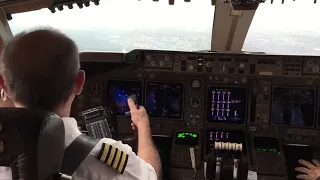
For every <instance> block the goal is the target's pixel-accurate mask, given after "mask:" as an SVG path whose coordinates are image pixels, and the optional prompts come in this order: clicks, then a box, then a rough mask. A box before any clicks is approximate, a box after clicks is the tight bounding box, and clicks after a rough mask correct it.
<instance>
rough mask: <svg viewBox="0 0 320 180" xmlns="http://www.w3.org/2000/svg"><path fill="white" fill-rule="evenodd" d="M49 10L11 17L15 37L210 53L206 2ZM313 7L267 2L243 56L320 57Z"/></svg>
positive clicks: (134, 0) (111, 1)
mask: <svg viewBox="0 0 320 180" xmlns="http://www.w3.org/2000/svg"><path fill="white" fill-rule="evenodd" d="M91 6H92V7H90V8H83V9H79V8H78V7H74V8H73V9H70V10H69V9H65V10H63V11H58V10H57V12H56V13H54V14H52V13H51V12H50V11H49V10H48V9H42V10H39V11H32V12H26V13H21V14H14V15H13V19H12V20H11V21H9V24H10V27H11V30H12V32H13V34H16V33H18V32H20V31H23V30H25V29H28V28H32V27H36V26H45V25H49V26H51V27H55V28H58V29H60V30H61V31H63V32H64V33H66V34H67V35H69V36H70V37H71V38H73V39H74V40H75V41H76V43H77V44H78V46H79V48H80V50H95V51H123V50H125V51H130V50H132V49H162V50H183V51H191V50H209V49H210V47H211V34H212V24H213V17H214V6H211V1H209V0H199V1H191V2H190V3H185V2H183V1H182V0H181V1H176V2H175V5H174V6H169V5H168V1H165V0H160V1H158V2H153V1H152V0H148V1H138V0H108V1H101V3H100V5H99V6H95V5H91ZM318 9H319V5H318V4H313V3H312V2H311V1H307V0H301V1H294V2H293V1H285V3H284V4H281V2H280V1H278V0H277V1H275V2H274V4H272V5H271V4H270V2H269V1H267V2H266V3H264V4H261V5H260V7H259V8H258V10H257V11H256V14H255V17H254V18H253V22H252V24H251V27H250V29H249V32H248V34H247V38H246V41H245V43H244V46H243V50H244V51H253V52H257V51H258V52H266V53H272V54H301V55H319V54H320V29H319V28H318V27H319V25H318V23H317V22H315V21H314V20H315V19H316V17H319V16H320V11H319V10H318Z"/></svg>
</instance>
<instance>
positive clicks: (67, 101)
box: [0, 28, 85, 116]
mask: <svg viewBox="0 0 320 180" xmlns="http://www.w3.org/2000/svg"><path fill="white" fill-rule="evenodd" d="M0 63H1V64H0V65H1V68H0V88H3V89H4V91H5V94H6V95H7V96H8V97H9V98H10V99H12V100H13V102H14V104H15V106H17V107H29V108H36V109H43V110H52V111H55V112H56V113H58V114H59V115H60V116H69V114H70V108H71V104H72V101H73V100H74V97H75V95H78V94H80V93H81V91H82V87H83V84H84V81H85V74H84V72H83V71H80V69H79V68H80V63H79V53H78V48H77V46H76V44H75V42H74V41H73V40H71V39H70V38H68V37H67V36H66V35H64V34H62V33H60V32H59V31H57V30H54V29H51V28H38V29H34V30H30V31H25V32H22V33H20V34H18V35H16V36H15V37H14V38H13V39H11V40H10V41H9V42H8V43H7V44H6V46H5V48H4V49H3V52H2V55H1V60H0Z"/></svg>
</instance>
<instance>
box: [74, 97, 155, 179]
mask: <svg viewBox="0 0 320 180" xmlns="http://www.w3.org/2000/svg"><path fill="white" fill-rule="evenodd" d="M128 105H129V108H130V113H131V120H132V122H133V124H132V125H133V128H137V129H138V155H136V154H135V153H134V152H133V151H132V148H131V147H130V146H128V145H124V144H122V143H121V142H119V141H115V140H112V139H108V138H105V139H102V140H101V141H100V142H99V143H98V144H97V145H96V146H95V147H94V149H93V150H92V151H91V153H90V155H89V156H88V157H87V158H86V159H85V161H84V162H83V163H82V164H81V165H80V167H79V168H78V169H77V170H76V172H75V173H74V174H73V179H75V180H102V179H103V180H104V179H105V180H109V179H112V180H138V179H139V180H159V179H160V174H161V162H160V158H159V154H158V151H157V150H156V148H155V146H154V144H153V142H152V137H151V130H150V124H149V117H148V114H147V113H146V110H145V109H144V108H143V107H140V108H139V109H137V108H136V105H135V104H134V102H133V101H132V100H131V99H129V100H128Z"/></svg>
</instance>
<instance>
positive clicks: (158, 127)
mask: <svg viewBox="0 0 320 180" xmlns="http://www.w3.org/2000/svg"><path fill="white" fill-rule="evenodd" d="M161 129H162V125H161V124H160V123H157V124H156V130H157V131H160V130H161Z"/></svg>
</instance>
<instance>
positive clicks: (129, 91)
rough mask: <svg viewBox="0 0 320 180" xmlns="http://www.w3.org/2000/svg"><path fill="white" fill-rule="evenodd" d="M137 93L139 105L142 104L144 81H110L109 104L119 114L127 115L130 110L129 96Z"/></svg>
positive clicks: (107, 100)
mask: <svg viewBox="0 0 320 180" xmlns="http://www.w3.org/2000/svg"><path fill="white" fill-rule="evenodd" d="M131 95H135V96H136V98H137V101H138V105H141V104H142V82H140V81H108V82H107V96H106V102H107V106H108V107H111V108H112V109H114V111H115V112H116V114H117V115H125V112H127V111H129V107H128V103H127V100H128V96H131Z"/></svg>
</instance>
